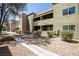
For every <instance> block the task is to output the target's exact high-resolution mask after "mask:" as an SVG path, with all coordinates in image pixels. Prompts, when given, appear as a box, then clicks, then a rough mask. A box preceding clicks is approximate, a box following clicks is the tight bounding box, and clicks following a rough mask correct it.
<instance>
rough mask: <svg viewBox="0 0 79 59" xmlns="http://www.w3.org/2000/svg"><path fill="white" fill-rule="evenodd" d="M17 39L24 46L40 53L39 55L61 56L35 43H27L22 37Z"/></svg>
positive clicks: (35, 52) (37, 53)
mask: <svg viewBox="0 0 79 59" xmlns="http://www.w3.org/2000/svg"><path fill="white" fill-rule="evenodd" d="M16 41H17V42H19V43H20V44H21V45H23V46H24V47H26V48H28V49H29V50H31V51H32V52H33V53H34V54H36V55H38V56H59V55H56V54H54V53H52V52H49V51H47V50H45V49H42V48H40V47H38V46H36V45H34V44H27V43H28V42H25V41H24V40H22V39H21V38H16Z"/></svg>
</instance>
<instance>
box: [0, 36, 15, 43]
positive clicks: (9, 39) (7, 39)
mask: <svg viewBox="0 0 79 59" xmlns="http://www.w3.org/2000/svg"><path fill="white" fill-rule="evenodd" d="M0 41H2V42H3V41H15V40H14V37H13V36H3V37H2V39H0Z"/></svg>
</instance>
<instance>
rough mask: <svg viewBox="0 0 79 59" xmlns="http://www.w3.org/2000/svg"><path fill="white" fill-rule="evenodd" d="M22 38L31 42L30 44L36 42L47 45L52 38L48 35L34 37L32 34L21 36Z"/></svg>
mask: <svg viewBox="0 0 79 59" xmlns="http://www.w3.org/2000/svg"><path fill="white" fill-rule="evenodd" d="M20 38H21V39H24V40H25V41H27V42H29V43H30V44H36V45H46V44H50V40H49V38H48V37H42V36H41V37H36V38H34V37H33V36H31V35H25V36H20Z"/></svg>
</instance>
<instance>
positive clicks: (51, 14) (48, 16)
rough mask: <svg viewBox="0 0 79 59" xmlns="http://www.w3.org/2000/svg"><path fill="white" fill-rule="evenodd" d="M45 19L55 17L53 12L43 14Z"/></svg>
mask: <svg viewBox="0 0 79 59" xmlns="http://www.w3.org/2000/svg"><path fill="white" fill-rule="evenodd" d="M42 18H43V19H49V18H53V13H50V14H47V15H44V16H42Z"/></svg>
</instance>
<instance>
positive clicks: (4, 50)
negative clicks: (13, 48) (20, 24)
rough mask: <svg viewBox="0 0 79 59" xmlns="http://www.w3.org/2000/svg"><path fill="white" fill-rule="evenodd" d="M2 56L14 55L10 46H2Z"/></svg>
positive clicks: (0, 51) (0, 49)
mask: <svg viewBox="0 0 79 59" xmlns="http://www.w3.org/2000/svg"><path fill="white" fill-rule="evenodd" d="M0 56H12V54H11V52H10V50H9V48H8V46H3V47H0Z"/></svg>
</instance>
